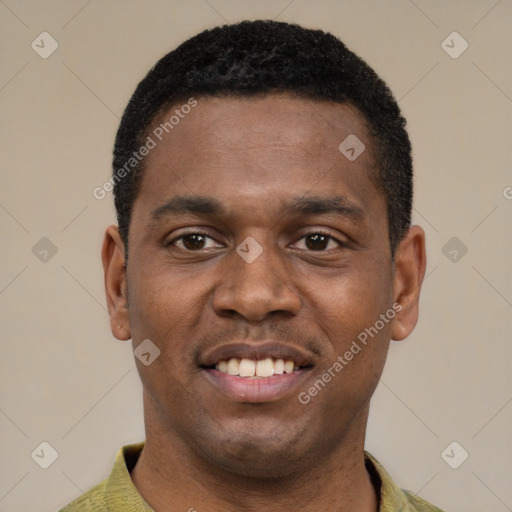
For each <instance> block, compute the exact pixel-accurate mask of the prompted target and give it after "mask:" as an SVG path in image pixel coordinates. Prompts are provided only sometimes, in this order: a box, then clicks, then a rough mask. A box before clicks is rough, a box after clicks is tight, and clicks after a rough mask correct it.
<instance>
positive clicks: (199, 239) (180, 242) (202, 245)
mask: <svg viewBox="0 0 512 512" xmlns="http://www.w3.org/2000/svg"><path fill="white" fill-rule="evenodd" d="M168 245H169V246H171V245H173V246H175V247H178V248H179V249H184V250H186V251H200V250H201V249H212V248H213V247H220V246H221V244H219V243H218V242H216V241H215V240H214V239H213V238H212V237H210V236H208V235H207V234H205V233H187V234H185V235H181V236H178V237H176V238H174V239H172V240H171V241H170V242H169V244H168Z"/></svg>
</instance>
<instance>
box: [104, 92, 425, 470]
mask: <svg viewBox="0 0 512 512" xmlns="http://www.w3.org/2000/svg"><path fill="white" fill-rule="evenodd" d="M197 102H198V104H197V106H196V107H195V108H194V109H193V110H192V111H191V112H190V113H189V114H188V115H187V116H186V117H185V118H183V119H181V120H180V122H179V124H178V125H176V126H175V127H174V128H173V130H172V131H171V132H170V133H169V134H164V135H165V136H164V137H162V140H161V141H159V142H158V144H157V145H156V147H155V148H154V149H152V150H151V151H150V153H149V154H148V156H147V157H146V165H145V171H144V176H143V179H142V184H141V189H140V192H139V195H138V197H137V200H136V202H135V204H134V208H133V216H132V221H131V225H130V232H129V256H128V265H127V269H126V271H124V269H123V264H124V260H123V256H122V255H123V253H124V248H123V244H122V242H121V240H120V238H119V234H118V232H117V230H116V228H115V227H110V228H109V230H107V234H106V237H105V244H104V248H103V261H104V265H105V272H106V283H107V296H108V301H109V308H110V312H111V316H112V329H113V332H114V334H115V335H116V337H118V338H120V339H128V338H130V337H131V338H132V339H133V345H134V348H135V347H137V346H138V345H139V344H140V343H141V342H142V341H143V340H146V339H149V340H151V342H152V343H153V344H154V345H156V347H158V349H159V350H160V355H159V356H158V357H157V358H156V359H155V360H154V362H152V363H151V364H150V365H148V366H145V365H144V364H142V363H141V362H140V361H139V360H136V362H137V366H138V370H139V373H140V376H141V379H142V383H143V386H144V391H145V412H146V415H147V416H150V420H151V421H152V422H153V423H154V425H155V428H158V429H159V430H160V431H161V432H165V435H166V436H167V437H168V438H169V439H175V440H179V442H180V443H182V445H183V446H186V447H188V449H190V451H191V452H194V453H195V454H196V455H198V456H199V457H201V458H202V459H204V460H205V461H207V462H209V463H212V464H215V465H217V466H218V467H222V468H225V469H227V470H229V471H232V472H235V473H238V474H242V475H253V476H255V475H256V476H275V475H287V474H291V473H293V472H294V471H297V470H298V469H300V468H304V467H305V465H310V464H312V463H313V462H314V461H316V460H321V459H322V458H324V457H326V456H327V455H328V454H330V453H333V452H334V451H337V450H339V449H340V447H342V446H344V445H346V444H347V443H348V442H349V441H350V442H351V443H354V442H359V441H361V439H362V438H364V429H365V425H366V420H367V413H368V404H369V400H370V397H371V395H372V393H373V391H374V389H375V387H376V385H377V382H378V379H379V377H380V374H381V372H382V369H383V366H384V362H385V359H386V354H387V350H388V345H389V340H390V338H392V337H393V338H395V339H402V338H403V337H405V336H407V334H409V332H410V331H411V330H412V328H413V327H414V324H415V322H416V315H417V298H418V294H419V285H420V283H421V279H422V276H423V272H424V243H423V232H422V231H421V230H420V229H419V228H412V229H411V231H410V232H409V234H408V235H407V236H406V237H405V239H404V240H403V241H402V244H401V245H400V247H399V248H398V250H397V253H396V256H395V260H394V261H393V260H392V258H391V253H390V246H389V237H388V226H387V218H386V207H385V200H384V197H383V195H382V193H381V192H380V191H379V190H378V189H377V188H376V187H375V185H374V184H373V181H372V179H371V176H372V172H375V171H374V162H373V159H372V143H371V140H370V138H369V135H368V131H367V128H366V126H365V122H364V118H363V116H362V115H361V114H360V113H359V111H358V110H357V109H355V108H354V107H352V106H351V105H349V104H343V105H341V104H335V103H331V102H322V101H312V100H305V99H299V98H294V97H289V96H284V95H269V96H265V97H262V98H222V99H220V98H201V97H199V98H197ZM174 110H175V108H173V109H170V112H169V113H166V115H165V116H163V117H162V119H157V120H156V122H155V126H157V125H159V124H160V123H161V122H162V121H164V120H166V119H168V118H169V117H170V115H171V114H172V112H171V111H174ZM350 134H355V135H356V136H357V137H358V139H360V140H361V141H362V142H363V143H364V145H365V150H364V151H363V152H362V154H361V155H360V156H359V157H358V158H356V159H355V160H353V159H348V158H347V157H346V156H345V155H344V154H343V153H342V152H341V151H340V150H339V149H338V146H339V145H340V143H341V142H342V141H343V140H344V139H345V138H346V137H347V136H349V135H350ZM348 154H349V156H352V155H350V152H349V153H348ZM397 304H400V306H397ZM394 305H395V307H393V306H394ZM383 316H385V318H383ZM367 329H369V331H365V330H367ZM365 332H366V334H367V335H366V343H363V342H362V341H361V340H362V339H363V338H364V335H363V334H362V333H365ZM368 332H371V333H372V336H370V335H369V334H368ZM358 336H359V338H358ZM354 342H355V345H354ZM356 346H358V347H359V350H358V349H357V348H356ZM347 353H351V354H352V357H350V356H349V355H346V354H347ZM340 358H341V359H340ZM336 363H338V365H336ZM340 366H341V369H340ZM326 375H327V376H326ZM329 376H330V378H329ZM322 383H323V385H322ZM315 390H316V391H315ZM146 422H148V418H147V417H146Z"/></svg>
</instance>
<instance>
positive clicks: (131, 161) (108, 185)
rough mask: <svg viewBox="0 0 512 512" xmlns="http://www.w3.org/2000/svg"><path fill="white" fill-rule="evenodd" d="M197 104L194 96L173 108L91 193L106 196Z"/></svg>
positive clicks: (102, 197)
mask: <svg viewBox="0 0 512 512" xmlns="http://www.w3.org/2000/svg"><path fill="white" fill-rule="evenodd" d="M196 106H197V100H196V99H194V98H189V100H188V101H187V103H185V104H183V105H181V107H180V108H177V109H176V110H174V112H173V114H172V115H171V116H170V117H169V119H168V120H167V121H164V122H162V123H160V124H159V125H158V126H157V127H156V128H155V129H154V130H153V131H152V132H151V134H150V135H148V136H147V138H146V141H145V142H144V144H142V146H140V148H139V149H138V150H137V151H134V152H133V153H132V156H131V157H130V158H128V160H127V161H126V162H125V164H124V165H123V167H121V168H119V169H117V170H116V171H115V172H114V173H113V174H112V176H111V177H110V178H109V179H108V180H106V181H105V183H103V185H101V187H96V188H95V189H94V190H93V191H92V195H93V196H94V197H95V198H96V199H98V200H100V201H101V200H102V199H105V197H107V194H108V192H112V190H114V185H115V184H116V183H119V182H120V181H121V180H122V179H123V178H125V177H126V176H127V175H128V174H130V172H131V171H133V169H135V168H136V167H137V166H138V165H139V163H140V162H142V160H143V159H144V157H145V156H147V155H148V154H149V152H150V151H151V150H152V149H155V148H156V147H157V145H158V143H159V142H160V141H161V140H162V139H163V138H164V137H165V135H167V134H168V133H170V132H171V131H172V130H173V129H174V128H175V127H176V126H177V125H178V124H179V123H180V121H181V120H182V119H185V117H186V116H187V114H189V113H190V112H191V110H192V109H193V108H194V107H196Z"/></svg>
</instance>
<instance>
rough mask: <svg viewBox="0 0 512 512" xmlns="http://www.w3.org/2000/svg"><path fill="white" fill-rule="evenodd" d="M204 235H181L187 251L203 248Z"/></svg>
mask: <svg viewBox="0 0 512 512" xmlns="http://www.w3.org/2000/svg"><path fill="white" fill-rule="evenodd" d="M205 239H206V237H205V236H204V235H200V234H192V235H184V236H182V237H181V240H182V243H183V246H184V247H185V248H186V249H188V250H189V251H194V250H197V249H203V248H204V245H205Z"/></svg>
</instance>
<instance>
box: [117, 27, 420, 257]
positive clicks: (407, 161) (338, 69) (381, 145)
mask: <svg viewBox="0 0 512 512" xmlns="http://www.w3.org/2000/svg"><path fill="white" fill-rule="evenodd" d="M270 93H290V94H293V95H297V96H301V97H305V98H310V99H317V100H328V101H333V102H337V103H351V104H352V105H354V106H355V107H356V108H357V109H359V111H360V112H362V113H363V115H364V117H365V120H366V124H367V127H368V130H369V133H370V136H371V142H372V143H373V144H372V149H373V157H374V163H375V165H376V172H374V173H372V174H373V175H374V176H373V180H374V182H375V184H376V185H377V188H378V189H379V190H381V191H382V192H383V194H384V197H385V201H386V209H387V221H388V230H389V241H390V246H391V254H392V255H393V254H394V252H395V249H396V247H397V245H398V243H399V241H400V240H401V238H402V237H403V236H404V234H405V233H406V232H407V230H408V228H409V226H410V222H411V208H412V158H411V144H410V140H409V137H408V134H407V132H406V130H405V119H404V118H403V117H402V115H401V112H400V108H399V107H398V103H397V101H396V100H395V98H394V97H393V94H392V93H391V91H390V89H389V88H388V86H387V85H386V84H385V83H384V81H383V80H382V79H381V78H379V77H378V76H377V74H376V73H375V71H374V70H373V69H372V68H370V66H368V64H366V62H364V61H363V60H362V59H361V58H360V57H358V56H357V55H355V54H354V53H353V52H351V51H350V50H349V49H348V48H347V47H346V46H345V45H344V44H343V43H342V42H341V41H340V40H339V39H338V38H336V37H335V36H333V35H332V34H329V33H326V32H323V31H321V30H311V29H306V28H304V27H301V26H299V25H295V24H289V23H283V22H276V21H267V20H257V21H243V22H240V23H236V24H231V25H223V26H220V27H215V28H213V29H209V30H205V31H203V32H201V33H200V34H198V35H196V36H194V37H192V38H190V39H188V40H187V41H185V42H184V43H182V44H181V45H180V46H179V47H178V48H176V49H175V50H173V51H171V52H170V53H168V54H167V55H165V56H164V57H163V58H162V59H160V60H159V61H158V62H157V63H156V65H155V66H154V67H153V68H152V69H151V70H150V71H149V73H148V74H147V75H146V77H145V78H144V79H143V80H142V81H141V82H140V83H139V85H138V86H137V88H136V90H135V92H134V94H133V96H132V97H131V99H130V101H129V103H128V105H127V107H126V110H125V111H124V114H123V117H122V119H121V123H120V126H119V129H118V132H117V136H116V140H115V144H114V158H113V178H114V196H115V206H116V211H117V220H118V223H119V231H120V234H121V237H122V240H123V242H124V244H125V248H126V257H127V256H128V249H127V247H128V232H129V227H130V219H131V214H132V210H133V204H134V202H135V199H136V198H137V194H138V192H139V188H140V183H141V179H142V174H143V167H144V159H142V158H141V157H140V155H139V156H138V159H135V158H133V156H134V154H135V153H137V154H138V151H139V149H140V148H141V147H142V146H143V144H144V141H145V140H146V138H147V136H148V130H149V129H150V128H151V126H152V123H154V121H155V118H156V117H157V116H158V115H160V114H161V113H163V112H164V111H166V110H167V109H169V108H170V107H171V106H173V105H175V104H177V103H178V102H181V101H186V100H187V99H190V97H201V96H217V97H223V96H242V97H243V96H255V95H265V94H270ZM340 142H341V141H340ZM127 162H130V164H131V166H127ZM121 169H124V171H125V172H122V173H121V172H120V170H121ZM120 176H122V179H120Z"/></svg>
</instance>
